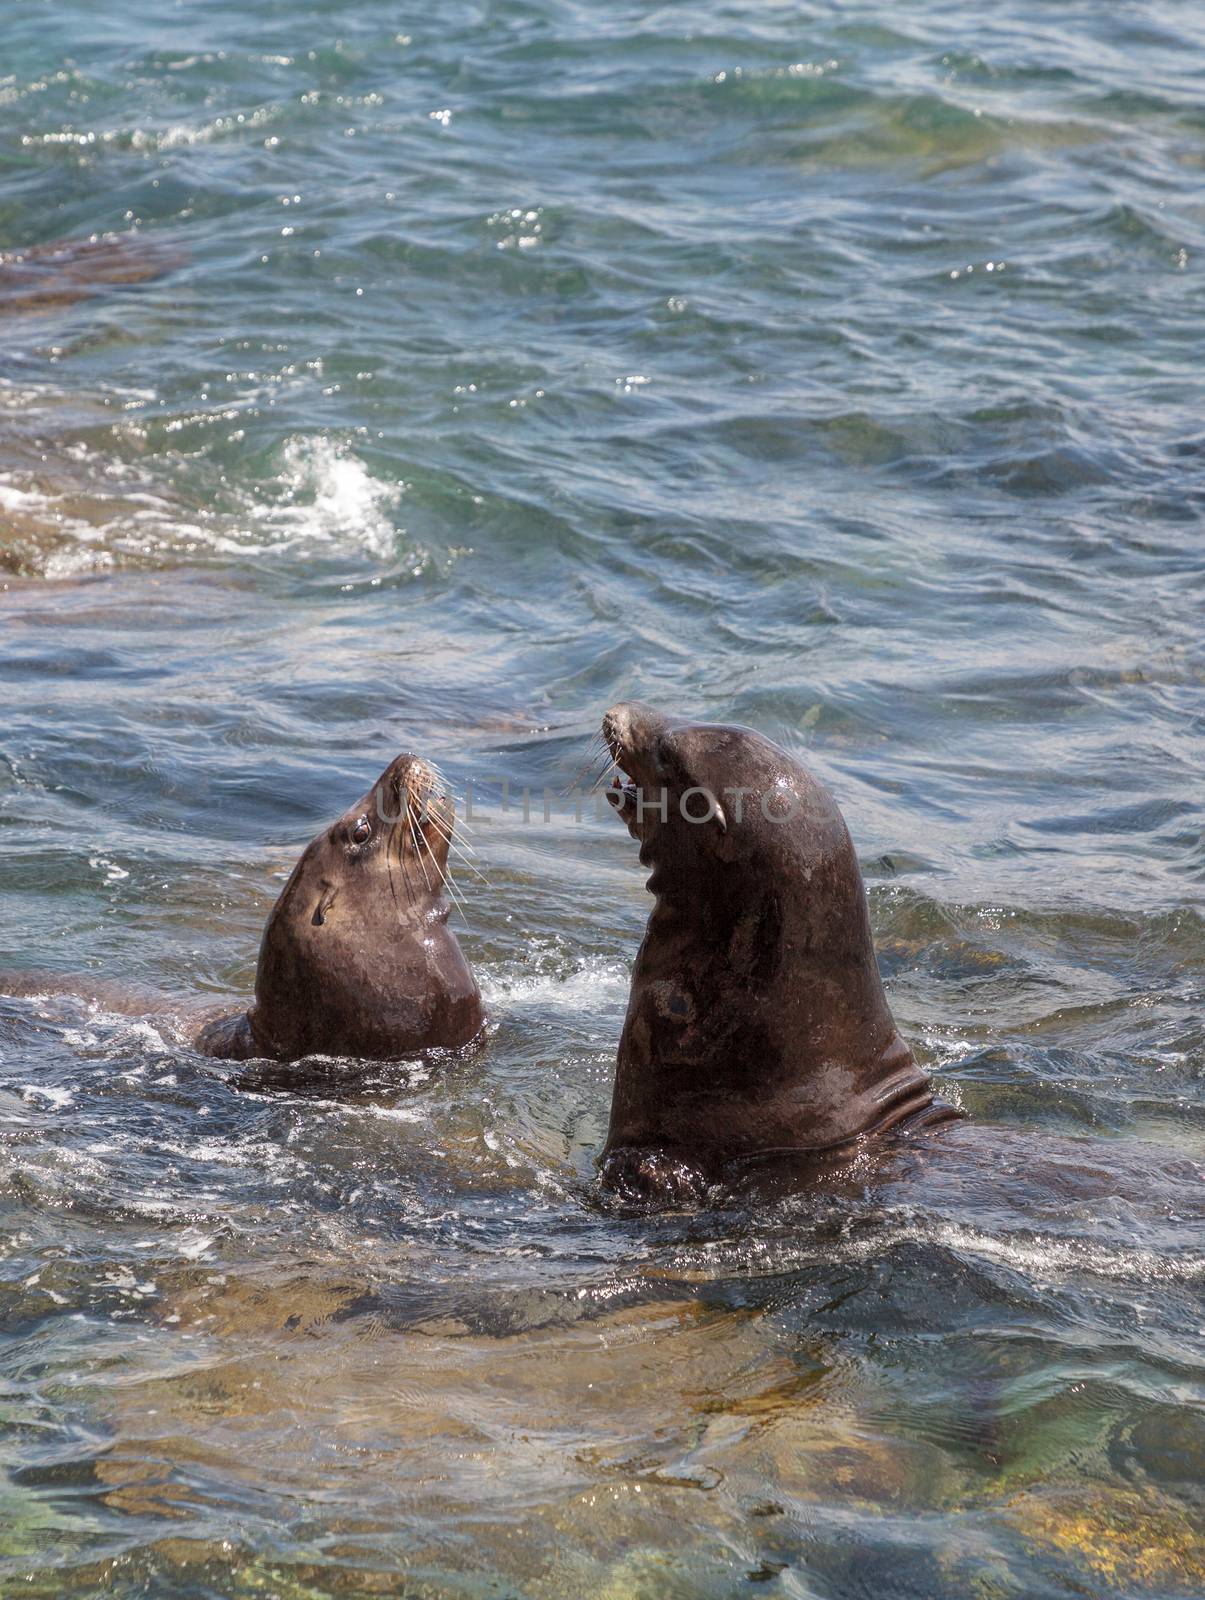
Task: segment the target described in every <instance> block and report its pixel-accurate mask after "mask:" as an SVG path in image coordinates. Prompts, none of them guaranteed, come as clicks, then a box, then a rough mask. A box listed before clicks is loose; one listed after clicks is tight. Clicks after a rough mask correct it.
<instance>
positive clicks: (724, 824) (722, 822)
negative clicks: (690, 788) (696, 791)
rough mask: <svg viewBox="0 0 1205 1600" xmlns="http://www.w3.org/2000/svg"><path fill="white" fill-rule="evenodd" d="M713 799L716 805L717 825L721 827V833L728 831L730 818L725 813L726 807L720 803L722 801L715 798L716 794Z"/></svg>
mask: <svg viewBox="0 0 1205 1600" xmlns="http://www.w3.org/2000/svg"><path fill="white" fill-rule="evenodd" d="M712 801H713V804H714V805H715V821H716V826H717V827H718V828H719V830H720V832H721V833H727V832H728V818H727V816H726V815H725V814H724V808H723V806H722V805H721V804H720V802H719V801H718V800H716V799H715V797H714V795H713V796H712Z"/></svg>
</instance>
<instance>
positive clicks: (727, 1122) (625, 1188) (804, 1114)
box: [599, 702, 959, 1197]
mask: <svg viewBox="0 0 1205 1600" xmlns="http://www.w3.org/2000/svg"><path fill="white" fill-rule="evenodd" d="M603 737H604V739H605V741H606V743H607V746H608V749H609V750H610V753H611V757H612V759H613V761H614V763H615V766H616V767H617V768H619V769H621V771H622V773H623V774H624V775H626V780H627V781H624V779H623V778H619V777H617V778H616V780H615V783H614V787H613V788H612V790H611V792H610V793H611V799H612V803H613V804H614V805H615V808H616V809H617V810H618V811H619V813H620V815H621V816H622V817H623V818H624V820H625V821H626V823H627V825H628V829H629V831H630V832H631V834H632V835H633V837H634V838H636V839H637V840H639V842H640V860H641V863H642V865H644V866H646V867H651V868H652V873H651V875H650V877H649V880H648V887H649V889H650V891H651V892H652V893H653V895H654V896H655V897H656V903H655V905H654V907H653V910H652V913H651V914H650V916H649V921H648V927H647V929H646V930H645V935H644V941H643V943H642V944H641V946H640V951H639V954H638V955H637V957H636V964H635V967H634V969H633V972H632V988H631V995H630V998H629V1001H628V1010H627V1016H626V1018H625V1020H624V1025H623V1034H622V1037H621V1038H620V1042H619V1057H618V1061H617V1064H616V1073H615V1090H614V1096H613V1100H612V1105H611V1125H610V1130H609V1132H608V1135H607V1142H606V1145H605V1147H604V1149H603V1152H602V1155H601V1157H600V1161H599V1168H600V1175H601V1178H602V1181H603V1183H604V1184H606V1185H608V1186H609V1187H612V1188H616V1189H618V1190H619V1191H620V1192H622V1193H630V1194H632V1195H633V1196H649V1195H655V1194H657V1193H661V1194H663V1195H670V1196H673V1195H679V1196H682V1197H689V1196H690V1195H692V1194H698V1193H701V1191H702V1189H703V1188H704V1187H705V1186H706V1184H707V1183H709V1182H712V1181H715V1180H716V1179H717V1178H720V1177H722V1176H723V1174H724V1171H725V1168H726V1167H729V1166H730V1165H731V1164H732V1163H733V1162H735V1161H738V1160H741V1159H742V1158H746V1157H750V1156H762V1155H768V1154H770V1153H771V1152H774V1153H775V1154H780V1153H783V1152H787V1151H790V1152H792V1153H793V1154H794V1153H797V1154H798V1156H799V1157H800V1159H804V1158H807V1157H813V1158H814V1157H819V1156H821V1155H822V1154H823V1155H825V1156H828V1157H831V1155H832V1154H833V1153H834V1152H839V1151H841V1150H842V1149H848V1148H850V1147H852V1144H853V1141H855V1140H857V1139H858V1138H859V1137H860V1136H861V1135H864V1134H877V1133H883V1132H885V1131H886V1130H887V1129H889V1128H898V1127H899V1126H900V1125H901V1124H904V1123H907V1124H908V1125H909V1126H910V1127H917V1126H929V1125H932V1124H936V1123H938V1122H944V1121H948V1120H950V1119H952V1118H954V1117H957V1116H958V1115H959V1113H958V1112H957V1111H955V1110H954V1108H953V1107H950V1106H947V1105H943V1104H942V1103H941V1102H940V1101H938V1100H936V1099H935V1098H934V1094H933V1088H932V1085H931V1083H930V1081H929V1079H928V1077H927V1076H926V1075H925V1073H923V1072H922V1071H921V1070H920V1068H919V1067H918V1066H917V1065H916V1062H915V1061H914V1060H913V1058H912V1054H911V1052H910V1051H909V1049H908V1046H907V1045H906V1044H905V1043H904V1041H903V1039H902V1038H901V1037H900V1035H899V1032H898V1030H897V1029H896V1026H895V1021H894V1019H893V1018H892V1015H891V1011H890V1009H889V1008H888V1005H887V999H886V996H885V995H884V993H883V985H882V981H881V979H880V977H879V970H878V965H877V963H876V960H875V953H874V944H873V941H872V939H871V933H870V915H869V910H868V907H867V903H866V891H865V889H864V888H863V885H862V875H861V873H860V871H859V870H858V861H857V856H856V855H855V853H854V847H853V843H852V841H851V840H850V837H849V833H848V831H847V830H846V827H845V823H844V821H843V820H842V817H841V813H840V811H839V810H838V809H837V805H836V802H835V801H834V800H833V798H832V796H831V795H830V794H829V793H828V792H827V790H825V789H824V788H823V787H822V786H821V785H820V784H819V783H817V782H816V780H815V779H814V778H813V777H811V775H810V774H809V773H807V772H806V771H805V770H804V769H803V767H802V766H800V764H799V762H798V761H796V760H795V758H794V757H793V756H791V755H789V754H788V753H787V752H786V751H785V750H782V749H780V748H779V746H778V745H776V744H772V743H771V741H770V740H769V739H766V738H764V737H763V736H762V735H761V734H759V733H755V732H753V731H752V730H751V729H748V728H741V727H723V726H719V725H715V724H711V723H691V722H684V721H676V720H674V719H673V718H670V717H667V716H663V715H662V714H661V713H660V712H657V711H654V710H653V709H652V708H651V707H649V706H646V705H643V704H641V703H639V702H629V703H627V704H622V705H617V706H614V707H612V709H611V710H610V711H608V712H607V714H606V716H605V717H604V718H603Z"/></svg>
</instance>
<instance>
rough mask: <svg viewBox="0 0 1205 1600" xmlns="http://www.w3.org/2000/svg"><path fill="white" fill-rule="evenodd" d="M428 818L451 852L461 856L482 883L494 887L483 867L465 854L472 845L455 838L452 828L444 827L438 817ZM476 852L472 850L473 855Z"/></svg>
mask: <svg viewBox="0 0 1205 1600" xmlns="http://www.w3.org/2000/svg"><path fill="white" fill-rule="evenodd" d="M427 820H428V822H429V823H430V825H431V826H432V827H433V828H434V829H435V831H436V833H437V834H438V835H439V837H440V838H441V839H442V840H443V841H444V843H445V844H446V845H447V847H448V850H449V852H450V853H454V854H455V855H457V856H459V857H460V859H461V861H462V862H463V864H464V865H465V866H466V867H467V868H468V869H469V871H470V872H474V873H476V875H477V876H478V877H479V878H480V879H481V881H482V883H484V884H485V885H486V886H487V887H489V888H492V887H493V885H492V884H490V880H489V879H488V878H487V877H486V875H485V873H484V872H482V871H481V869H480V868H479V867H477V866H476V865H475V864H474V863H473V862H472V861H471V860H470V859H469V857H468V855H466V854H465V850H466V849H469V850H471V849H472V847H471V846H465V845H463V844H462V842H461V841H460V840H459V839H456V838H454V837H453V835H452V833H451V831H450V830H445V829H444V827H443V825H442V823H441V822H440V820H439V818H438V817H429V818H428V819H427ZM476 853H477V852H476V851H475V850H472V854H473V855H476Z"/></svg>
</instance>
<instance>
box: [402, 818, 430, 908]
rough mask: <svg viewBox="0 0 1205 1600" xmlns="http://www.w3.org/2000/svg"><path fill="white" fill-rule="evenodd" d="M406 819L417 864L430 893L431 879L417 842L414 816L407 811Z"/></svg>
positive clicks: (417, 834) (417, 832) (417, 833)
mask: <svg viewBox="0 0 1205 1600" xmlns="http://www.w3.org/2000/svg"><path fill="white" fill-rule="evenodd" d="M406 820H407V821H408V822H409V824H410V837H411V838H412V839H413V840H414V853H415V855H416V856H417V857H418V864H419V866H420V867H421V868H422V869H423V877H424V878H426V880H427V891H428V893H430V891H431V879H430V877H429V876H428V874H427V863H426V862H425V861H424V860H423V852H422V846H421V845H420V844H419V842H418V841H419V831H418V828H417V826H416V825H415V821H414V817H413V815H412V814H410V813H407V817H406ZM425 842H426V841H425V840H424V843H425Z"/></svg>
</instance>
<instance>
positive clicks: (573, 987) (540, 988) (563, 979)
mask: <svg viewBox="0 0 1205 1600" xmlns="http://www.w3.org/2000/svg"><path fill="white" fill-rule="evenodd" d="M534 955H535V960H536V961H537V962H538V961H539V960H540V959H541V956H540V952H538V951H537V952H535V953H534ZM544 959H547V958H546V957H545V958H544ZM630 978H631V972H630V969H629V968H628V966H627V964H626V963H625V962H622V961H615V960H612V959H610V958H608V957H606V956H588V957H587V958H586V959H585V960H584V961H582V962H581V963H580V964H579V965H578V966H576V967H574V968H573V969H571V970H570V971H568V972H566V971H564V970H555V971H549V970H539V968H538V967H537V970H535V971H532V970H531V969H530V968H524V969H522V970H519V971H504V972H496V973H490V972H488V971H487V972H481V973H479V974H478V981H479V984H480V987H481V994H482V998H483V999H484V1000H485V1002H486V1004H487V1006H489V1007H490V1009H491V1010H494V1011H497V1012H510V1011H513V1010H516V1009H519V1008H521V1007H524V1006H531V1005H537V1006H540V1007H542V1008H543V1009H545V1010H556V1011H565V1012H568V1013H573V1014H580V1013H582V1012H598V1011H610V1010H613V1009H615V1008H616V1007H617V1006H622V1004H623V1001H624V998H625V996H626V994H627V988H628V983H629V980H630Z"/></svg>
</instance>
